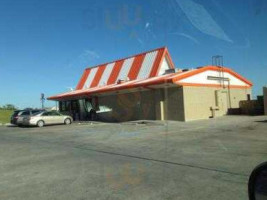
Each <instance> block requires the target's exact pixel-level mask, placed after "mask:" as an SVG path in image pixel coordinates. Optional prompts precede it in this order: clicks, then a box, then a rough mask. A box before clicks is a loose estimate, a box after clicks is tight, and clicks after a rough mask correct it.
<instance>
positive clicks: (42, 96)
mask: <svg viewBox="0 0 267 200" xmlns="http://www.w3.org/2000/svg"><path fill="white" fill-rule="evenodd" d="M44 101H45V95H44V93H41V105H42V109H44Z"/></svg>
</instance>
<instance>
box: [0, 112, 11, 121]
mask: <svg viewBox="0 0 267 200" xmlns="http://www.w3.org/2000/svg"><path fill="white" fill-rule="evenodd" d="M12 113H13V110H0V123H9V122H10V117H11V115H12Z"/></svg>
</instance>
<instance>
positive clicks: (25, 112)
mask: <svg viewBox="0 0 267 200" xmlns="http://www.w3.org/2000/svg"><path fill="white" fill-rule="evenodd" d="M30 114H31V112H30V111H22V112H20V113H19V115H21V116H25V115H30Z"/></svg>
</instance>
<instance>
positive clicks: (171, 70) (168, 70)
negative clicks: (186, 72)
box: [163, 69, 175, 75]
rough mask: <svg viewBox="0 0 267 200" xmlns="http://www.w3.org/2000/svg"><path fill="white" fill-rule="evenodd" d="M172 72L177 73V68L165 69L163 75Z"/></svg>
mask: <svg viewBox="0 0 267 200" xmlns="http://www.w3.org/2000/svg"><path fill="white" fill-rule="evenodd" d="M172 73H175V69H166V70H165V73H164V74H163V75H165V74H172Z"/></svg>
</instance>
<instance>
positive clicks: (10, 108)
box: [2, 104, 16, 110]
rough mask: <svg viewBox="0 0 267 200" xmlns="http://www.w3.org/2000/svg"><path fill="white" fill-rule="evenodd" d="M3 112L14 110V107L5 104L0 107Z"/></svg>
mask: <svg viewBox="0 0 267 200" xmlns="http://www.w3.org/2000/svg"><path fill="white" fill-rule="evenodd" d="M2 109H5V110H16V107H15V106H14V105H13V104H6V105H4V106H3V107H2Z"/></svg>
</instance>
